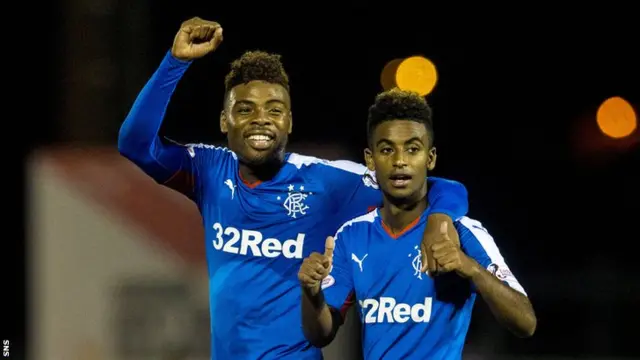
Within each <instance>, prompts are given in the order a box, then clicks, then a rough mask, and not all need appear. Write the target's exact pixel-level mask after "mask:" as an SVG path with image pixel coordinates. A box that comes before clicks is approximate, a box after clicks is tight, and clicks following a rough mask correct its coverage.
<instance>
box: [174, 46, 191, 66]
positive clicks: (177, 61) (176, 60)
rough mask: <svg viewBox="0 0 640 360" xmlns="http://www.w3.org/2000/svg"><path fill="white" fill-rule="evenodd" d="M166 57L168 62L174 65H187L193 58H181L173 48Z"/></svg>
mask: <svg viewBox="0 0 640 360" xmlns="http://www.w3.org/2000/svg"><path fill="white" fill-rule="evenodd" d="M168 58H169V62H170V63H171V64H172V65H176V66H187V65H190V64H191V63H192V62H193V60H190V59H182V58H179V57H177V56H176V55H175V54H174V53H173V49H171V50H169V56H168Z"/></svg>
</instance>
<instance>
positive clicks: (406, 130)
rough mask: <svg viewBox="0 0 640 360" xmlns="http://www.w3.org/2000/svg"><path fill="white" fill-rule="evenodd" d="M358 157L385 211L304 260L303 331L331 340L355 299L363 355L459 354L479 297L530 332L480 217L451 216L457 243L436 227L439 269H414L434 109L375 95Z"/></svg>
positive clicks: (359, 221) (394, 94)
mask: <svg viewBox="0 0 640 360" xmlns="http://www.w3.org/2000/svg"><path fill="white" fill-rule="evenodd" d="M368 133H369V134H368V137H369V142H368V144H369V147H368V149H366V150H365V158H366V163H367V167H368V168H369V170H372V171H373V170H375V174H376V177H377V180H378V184H379V186H380V188H381V189H382V192H383V194H384V204H383V206H382V208H379V209H376V210H373V211H371V212H369V213H368V214H366V215H362V216H360V217H357V218H355V219H353V220H350V221H348V222H346V223H345V224H344V225H343V226H342V227H341V228H340V229H339V230H338V232H337V233H336V235H335V240H334V238H332V237H329V238H328V239H327V241H326V245H325V249H324V252H323V253H322V254H321V253H320V252H318V253H313V254H311V255H310V256H309V257H308V258H306V259H305V260H304V261H303V265H302V266H301V268H300V271H299V273H298V278H299V281H300V283H301V285H302V288H303V297H302V323H303V330H304V333H305V336H306V337H307V338H308V339H309V341H310V342H311V343H312V344H314V345H315V346H318V347H322V346H325V345H327V344H328V343H330V342H331V340H332V339H333V337H334V336H335V334H336V332H337V330H338V328H339V326H340V324H341V323H342V317H343V314H344V311H345V310H346V308H347V307H348V306H345V303H346V304H348V303H349V302H350V301H351V299H352V298H353V297H355V298H356V299H358V307H359V309H360V311H361V314H360V318H361V321H362V324H363V345H362V346H363V352H364V358H365V359H372V360H374V359H375V360H378V359H383V358H385V359H460V358H461V356H462V347H463V345H464V341H465V337H466V334H467V330H468V327H469V322H470V320H471V310H472V307H473V304H474V302H475V298H476V294H480V295H481V296H482V298H483V299H484V300H485V301H486V302H487V304H488V305H489V307H490V308H491V311H492V312H493V314H494V315H495V318H496V319H497V320H498V321H499V322H500V323H502V324H503V325H504V326H505V327H507V328H508V329H510V330H511V331H512V332H513V333H515V334H516V335H518V336H531V335H532V334H533V332H534V331H535V327H536V317H535V314H534V311H533V309H532V306H531V303H530V302H529V300H528V298H527V295H526V293H525V291H524V290H523V288H522V286H520V284H519V283H518V281H517V280H516V278H515V277H514V276H513V275H512V273H511V272H510V271H509V268H508V267H507V264H506V263H505V261H504V259H503V257H502V256H501V255H500V252H499V251H498V247H497V246H496V244H495V242H494V241H493V238H492V237H491V236H490V235H489V233H488V232H487V230H486V229H485V228H484V227H482V224H480V222H478V221H475V220H472V219H469V218H467V217H462V218H461V219H460V220H459V221H456V222H455V227H456V228H457V229H458V234H459V238H460V240H459V242H458V241H455V240H454V239H452V238H451V237H450V236H449V235H448V231H447V223H444V222H443V223H440V224H438V226H440V227H441V233H442V237H441V240H440V241H437V242H436V243H435V244H433V245H432V246H431V247H430V249H429V250H430V251H432V252H433V254H432V256H433V258H434V259H435V261H436V263H437V266H438V269H439V272H438V275H437V276H433V277H430V276H425V275H424V274H423V273H422V272H421V271H420V269H421V267H422V264H421V259H422V258H421V254H420V252H421V251H420V249H421V248H420V243H421V240H422V232H423V231H424V228H425V226H426V224H429V223H430V222H431V221H432V220H431V218H428V217H429V214H430V213H431V212H432V211H433V204H431V203H430V199H427V196H426V194H427V187H428V184H427V182H426V181H425V179H426V176H427V172H428V171H431V170H433V168H434V167H435V164H436V149H435V147H433V141H432V139H433V128H432V123H431V110H430V108H429V107H428V105H427V103H426V101H425V100H424V99H423V98H422V97H420V96H419V95H417V94H415V93H411V92H405V91H400V90H396V89H394V90H391V91H389V92H384V93H382V94H379V95H378V96H377V97H376V100H375V104H374V105H373V106H371V108H370V110H369V120H368Z"/></svg>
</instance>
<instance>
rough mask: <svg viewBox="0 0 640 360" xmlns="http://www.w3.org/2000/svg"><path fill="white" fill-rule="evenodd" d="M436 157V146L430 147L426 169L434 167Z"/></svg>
mask: <svg viewBox="0 0 640 360" xmlns="http://www.w3.org/2000/svg"><path fill="white" fill-rule="evenodd" d="M437 158H438V154H436V148H435V147H432V148H431V150H429V156H428V157H427V170H429V171H431V170H433V169H435V167H436V159H437Z"/></svg>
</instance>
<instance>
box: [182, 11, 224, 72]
mask: <svg viewBox="0 0 640 360" xmlns="http://www.w3.org/2000/svg"><path fill="white" fill-rule="evenodd" d="M221 42H222V27H221V26H220V24H218V23H217V22H213V21H208V20H203V19H200V18H199V17H194V18H192V19H189V20H187V21H185V22H183V23H182V25H181V26H180V30H178V33H177V34H176V37H175V38H174V39H173V47H172V48H171V54H172V55H173V56H174V57H175V58H177V59H180V60H185V61H187V60H193V59H197V58H201V57H203V56H205V55H207V54H208V53H210V52H212V51H214V50H215V49H216V48H217V47H218V45H220V43H221Z"/></svg>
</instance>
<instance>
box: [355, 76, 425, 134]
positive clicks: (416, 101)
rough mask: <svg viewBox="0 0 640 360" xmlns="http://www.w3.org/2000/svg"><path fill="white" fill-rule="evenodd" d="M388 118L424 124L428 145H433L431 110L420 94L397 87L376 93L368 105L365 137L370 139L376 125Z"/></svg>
mask: <svg viewBox="0 0 640 360" xmlns="http://www.w3.org/2000/svg"><path fill="white" fill-rule="evenodd" d="M389 120H410V121H415V122H419V123H421V124H424V126H425V127H426V128H427V134H429V139H430V142H431V144H430V146H433V139H434V138H433V120H432V111H431V107H429V104H427V100H426V99H425V98H424V97H422V96H420V94H418V93H416V92H412V91H406V90H400V89H398V88H393V89H391V90H388V91H385V92H382V93H380V94H378V95H377V96H376V100H375V102H374V103H373V105H371V107H369V117H368V119H367V138H368V139H369V140H371V136H372V135H373V131H374V130H375V129H376V127H377V126H378V125H380V124H381V123H383V122H385V121H389Z"/></svg>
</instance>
